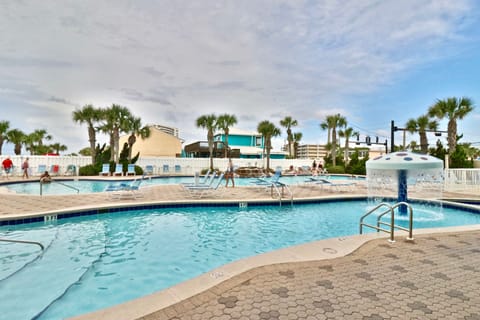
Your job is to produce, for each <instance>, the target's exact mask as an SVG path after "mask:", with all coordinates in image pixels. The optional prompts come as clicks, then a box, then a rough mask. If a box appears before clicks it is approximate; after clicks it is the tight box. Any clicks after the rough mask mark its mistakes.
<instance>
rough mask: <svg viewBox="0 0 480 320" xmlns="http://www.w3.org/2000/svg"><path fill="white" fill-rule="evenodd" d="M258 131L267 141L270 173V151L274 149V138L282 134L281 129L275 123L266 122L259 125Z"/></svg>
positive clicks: (268, 169) (268, 170)
mask: <svg viewBox="0 0 480 320" xmlns="http://www.w3.org/2000/svg"><path fill="white" fill-rule="evenodd" d="M257 131H258V132H259V133H260V134H261V135H262V136H263V139H264V141H265V146H264V148H265V150H266V152H267V172H270V150H271V149H272V138H273V137H278V136H279V135H281V134H282V132H281V131H280V129H279V128H277V127H275V125H274V124H273V123H271V122H270V121H268V120H264V121H262V122H260V123H259V124H258V127H257Z"/></svg>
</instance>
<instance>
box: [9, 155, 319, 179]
mask: <svg viewBox="0 0 480 320" xmlns="http://www.w3.org/2000/svg"><path fill="white" fill-rule="evenodd" d="M6 157H7V156H5V155H1V156H0V162H1V161H3V160H4V159H5V158H6ZM26 158H28V159H29V161H28V162H29V168H30V169H29V171H30V175H32V176H39V175H40V174H41V173H42V172H40V171H39V168H43V167H44V168H46V169H47V170H48V171H50V172H52V171H53V170H52V167H53V166H58V168H59V170H58V172H59V174H60V175H64V174H65V172H66V171H67V167H68V166H69V165H75V166H76V168H77V174H78V168H79V167H83V166H86V165H89V164H91V162H92V158H91V157H82V156H10V159H12V162H13V166H14V168H13V173H12V174H13V175H14V176H22V170H21V167H22V163H23V161H24V160H25V159H26ZM232 160H233V164H234V165H235V166H237V167H245V166H249V167H251V166H253V167H259V168H264V167H266V159H232ZM311 164H312V160H309V159H289V160H286V159H270V168H273V169H276V168H277V167H281V168H282V170H286V169H288V168H289V167H290V166H294V167H295V168H297V167H303V166H310V165H311ZM136 165H138V166H140V167H142V168H143V169H145V167H146V166H147V165H151V166H153V168H154V174H158V175H171V174H181V175H193V174H194V173H195V172H197V171H201V170H203V169H206V168H208V167H209V166H210V159H208V158H170V157H165V158H158V157H155V158H154V157H143V158H140V159H138V161H137V163H136ZM227 165H228V159H225V158H214V159H213V166H214V167H215V168H218V169H220V170H225V169H226V168H227ZM0 171H1V173H2V175H3V174H4V172H3V170H1V166H0Z"/></svg>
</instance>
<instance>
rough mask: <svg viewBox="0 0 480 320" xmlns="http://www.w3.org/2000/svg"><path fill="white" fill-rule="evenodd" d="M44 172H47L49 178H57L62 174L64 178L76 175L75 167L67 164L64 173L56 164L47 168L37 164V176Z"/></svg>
mask: <svg viewBox="0 0 480 320" xmlns="http://www.w3.org/2000/svg"><path fill="white" fill-rule="evenodd" d="M45 171H48V173H49V174H50V175H51V176H58V175H61V174H62V173H63V175H65V176H75V175H77V167H76V166H75V165H73V164H69V165H68V166H67V167H66V168H65V170H64V171H63V170H61V168H60V166H59V165H58V164H52V165H51V166H50V167H48V166H47V165H45V164H39V165H38V167H37V174H38V175H42V174H43V173H44V172H45Z"/></svg>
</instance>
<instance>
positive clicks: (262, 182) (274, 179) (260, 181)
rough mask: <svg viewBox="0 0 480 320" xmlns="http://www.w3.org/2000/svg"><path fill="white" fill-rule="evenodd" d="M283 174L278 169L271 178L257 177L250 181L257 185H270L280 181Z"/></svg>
mask: <svg viewBox="0 0 480 320" xmlns="http://www.w3.org/2000/svg"><path fill="white" fill-rule="evenodd" d="M281 175H282V172H281V171H278V170H277V171H275V174H274V175H273V176H272V177H270V178H255V179H253V180H251V181H250V183H252V184H254V185H256V186H270V185H272V184H275V183H278V182H279V181H278V180H279V179H280V177H281Z"/></svg>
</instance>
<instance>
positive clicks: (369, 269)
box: [0, 183, 480, 320]
mask: <svg viewBox="0 0 480 320" xmlns="http://www.w3.org/2000/svg"><path fill="white" fill-rule="evenodd" d="M3 191H5V190H3ZM292 191H293V195H294V199H316V198H324V197H333V198H337V197H341V198H345V197H354V196H365V195H366V194H367V190H366V188H365V186H364V185H363V184H361V183H359V184H358V185H357V186H356V187H355V188H354V189H353V190H342V191H338V190H332V189H330V188H321V187H319V186H311V185H298V186H292ZM411 197H418V198H428V199H431V198H432V195H431V194H428V193H425V192H418V193H415V192H412V194H411ZM443 198H452V199H460V198H463V199H478V192H475V191H473V192H471V193H469V192H460V193H452V192H444V193H443ZM194 201H200V202H201V201H205V202H214V201H218V202H225V201H227V202H228V201H234V202H242V201H272V202H273V203H275V202H277V203H278V200H276V201H275V200H272V199H271V196H270V193H269V192H266V191H264V190H263V189H261V188H258V187H236V188H221V190H218V192H214V193H212V194H208V195H206V196H205V197H203V198H202V199H199V200H192V199H191V198H190V194H189V193H188V192H186V191H185V190H183V188H182V187H181V186H178V185H175V186H165V185H163V186H162V185H158V186H154V187H147V188H144V189H143V190H142V197H141V198H138V199H112V198H111V197H110V196H109V194H106V193H98V194H88V195H87V194H83V195H82V194H80V195H68V196H43V197H40V196H33V195H16V194H11V193H5V192H2V191H1V186H0V219H9V218H13V217H20V216H29V215H44V214H51V213H58V212H64V211H72V210H83V209H89V208H102V207H121V206H128V205H138V204H143V203H162V202H165V203H171V202H174V203H183V202H194ZM414 237H415V240H414V241H406V240H405V235H404V234H401V233H398V234H396V242H394V243H390V242H388V241H387V238H386V235H384V234H377V233H369V234H366V235H354V236H349V237H342V238H332V239H326V240H321V241H315V242H312V243H308V244H302V245H298V246H293V247H289V248H285V249H281V250H277V251H273V252H269V253H265V254H261V255H258V256H254V257H249V258H245V259H241V260H238V261H235V262H233V263H230V264H227V265H224V266H222V267H219V268H217V269H214V270H211V271H210V272H208V273H206V274H203V275H201V276H199V277H196V278H194V279H191V280H189V281H186V282H183V283H180V284H179V285H176V286H174V287H171V288H168V289H166V290H163V291H159V292H157V293H154V294H152V295H148V296H145V297H142V298H139V299H135V300H132V301H129V302H127V303H124V304H121V305H118V306H114V307H111V308H107V309H103V310H99V311H96V312H93V313H90V314H87V315H82V316H78V317H75V318H74V319H77V320H80V319H125V320H127V319H144V320H154V319H192V320H193V319H219V320H220V319H239V320H240V319H480V295H478V292H480V249H479V248H480V225H474V226H464V227H450V228H442V229H429V230H425V229H422V230H414Z"/></svg>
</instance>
